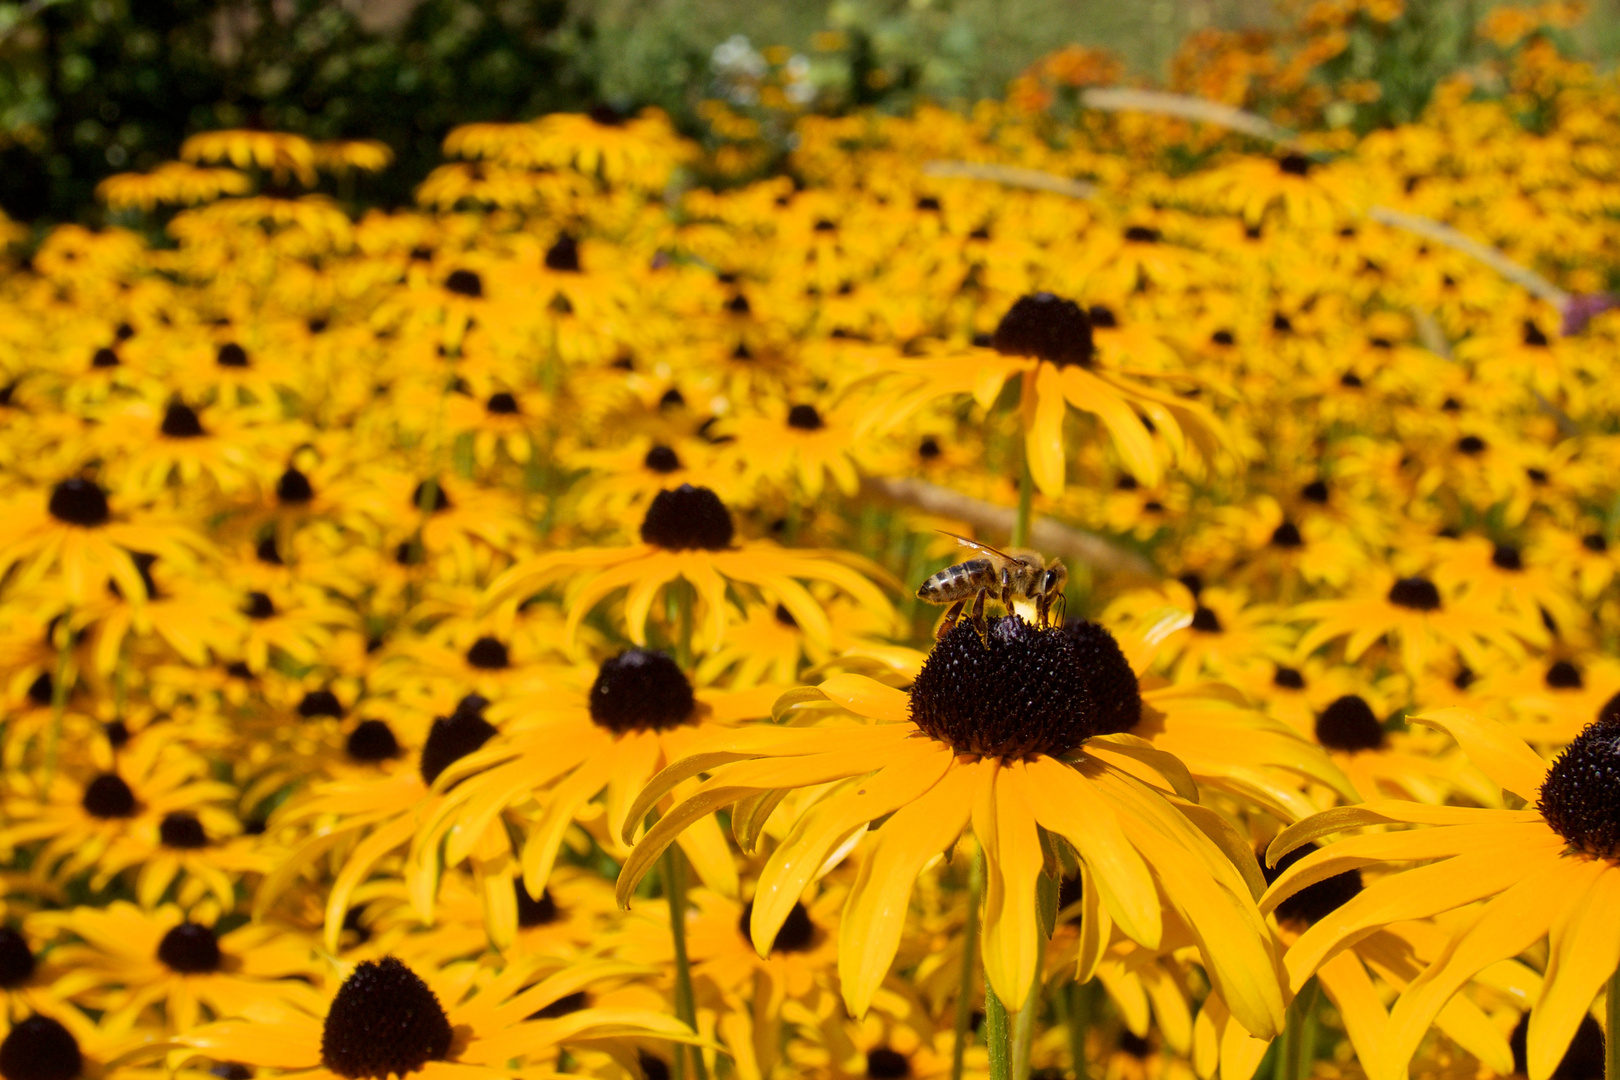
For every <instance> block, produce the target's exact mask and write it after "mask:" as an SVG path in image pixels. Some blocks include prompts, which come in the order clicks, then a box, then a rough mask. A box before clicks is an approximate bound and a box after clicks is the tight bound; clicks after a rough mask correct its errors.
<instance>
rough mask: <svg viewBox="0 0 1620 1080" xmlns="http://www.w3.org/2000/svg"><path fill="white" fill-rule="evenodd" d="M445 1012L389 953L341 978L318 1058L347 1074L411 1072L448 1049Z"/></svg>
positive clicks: (378, 1076)
mask: <svg viewBox="0 0 1620 1080" xmlns="http://www.w3.org/2000/svg"><path fill="white" fill-rule="evenodd" d="M452 1037H453V1032H452V1031H451V1029H450V1018H449V1017H448V1016H446V1015H445V1012H444V1007H443V1006H442V1005H440V1004H439V999H438V998H437V997H435V996H434V994H433V991H432V990H431V989H429V987H428V984H427V983H425V982H423V981H422V978H421V976H419V975H417V974H416V972H414V971H412V970H411V969H410V968H408V967H406V966H405V965H404V964H402V963H400V961H398V960H397V959H395V958H394V957H392V956H387V957H384V958H383V959H382V960H365V961H362V962H361V963H360V964H358V965H356V967H355V969H354V971H353V973H352V974H350V975H349V977H348V978H347V979H345V980H344V981H343V985H342V986H341V987H340V988H339V989H338V992H337V996H336V997H334V998H333V999H332V1007H331V1008H330V1009H328V1010H327V1012H326V1023H325V1025H324V1026H323V1027H322V1030H321V1063H322V1064H323V1065H325V1066H326V1067H327V1068H328V1069H331V1070H332V1071H333V1072H335V1073H337V1074H338V1075H339V1076H342V1077H346V1078H347V1080H362V1078H365V1080H383V1078H384V1077H388V1076H397V1077H404V1076H407V1075H408V1074H410V1073H413V1072H417V1071H418V1070H420V1069H421V1068H422V1066H424V1065H426V1064H427V1063H428V1062H430V1061H443V1060H444V1059H445V1058H446V1057H447V1056H448V1055H449V1053H450V1043H451V1041H452Z"/></svg>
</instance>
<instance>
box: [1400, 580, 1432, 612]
mask: <svg viewBox="0 0 1620 1080" xmlns="http://www.w3.org/2000/svg"><path fill="white" fill-rule="evenodd" d="M1388 599H1389V602H1390V603H1392V604H1394V605H1395V606H1396V607H1403V608H1409V609H1411V610H1412V611H1438V610H1440V590H1439V589H1437V588H1435V587H1434V582H1432V581H1430V580H1429V579H1428V578H1424V577H1408V578H1401V579H1400V580H1398V581H1396V582H1395V584H1394V585H1391V586H1390V588H1389V597H1388Z"/></svg>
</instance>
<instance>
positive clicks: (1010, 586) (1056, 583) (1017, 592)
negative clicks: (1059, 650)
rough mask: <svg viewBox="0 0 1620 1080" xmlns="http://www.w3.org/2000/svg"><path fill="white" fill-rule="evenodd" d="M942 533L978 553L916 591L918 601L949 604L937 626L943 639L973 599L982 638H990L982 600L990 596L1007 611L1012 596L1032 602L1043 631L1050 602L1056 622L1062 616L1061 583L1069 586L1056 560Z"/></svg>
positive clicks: (975, 621) (1064, 570)
mask: <svg viewBox="0 0 1620 1080" xmlns="http://www.w3.org/2000/svg"><path fill="white" fill-rule="evenodd" d="M945 535H946V536H952V537H955V539H956V541H957V542H958V543H960V544H962V545H963V546H964V547H968V548H972V549H973V550H974V551H976V552H978V553H979V554H978V555H977V556H976V557H974V558H971V559H967V560H965V561H963V562H959V563H956V564H955V565H952V566H947V567H946V568H945V569H943V570H941V571H939V572H938V573H937V574H934V575H933V576H932V577H930V578H929V579H928V580H927V581H924V582H923V583H922V585H921V587H919V588H918V589H917V599H919V600H921V601H922V602H923V603H925V604H935V605H938V606H941V607H946V606H947V605H948V607H949V609H948V610H947V611H946V612H945V619H944V621H943V622H941V623H940V625H939V630H938V632H937V636H938V637H941V638H943V637H944V636H945V635H946V634H947V633H949V632H950V630H951V628H952V627H953V626H955V625H956V621H957V620H958V619H960V618H961V617H962V612H963V610H964V609H965V608H966V607H967V604H968V601H969V600H971V601H973V612H972V615H971V616H970V618H971V619H972V620H973V627H974V629H976V630H977V631H978V632H979V637H980V638H981V639H984V640H988V634H989V627H988V625H987V624H986V622H985V617H984V604H985V601H986V600H987V599H988V598H989V597H990V596H992V595H994V596H996V597H997V599H999V600H1000V601H1001V605H1002V606H1003V607H1004V608H1006V609H1007V611H1008V612H1009V613H1010V612H1011V611H1012V609H1013V601H1015V600H1027V601H1031V602H1033V603H1034V604H1035V622H1036V625H1037V626H1039V627H1041V628H1042V629H1044V628H1045V627H1047V626H1048V625H1049V624H1050V622H1051V619H1052V609H1053V607H1054V606H1056V607H1057V608H1058V618H1059V621H1061V620H1062V607H1063V587H1064V586H1065V585H1066V584H1068V581H1069V571H1068V569H1067V568H1066V567H1065V566H1064V565H1063V564H1062V563H1061V562H1059V561H1058V560H1057V559H1052V560H1050V561H1047V560H1046V559H1044V558H1043V557H1042V555H1041V554H1040V552H1038V551H1026V550H1022V549H1017V550H1014V551H1010V552H1009V551H1000V550H998V549H996V548H993V547H991V546H989V545H988V544H981V543H978V542H977V541H974V540H969V539H967V538H966V537H962V536H956V534H954V533H946V534H945Z"/></svg>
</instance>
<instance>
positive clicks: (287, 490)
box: [276, 465, 315, 504]
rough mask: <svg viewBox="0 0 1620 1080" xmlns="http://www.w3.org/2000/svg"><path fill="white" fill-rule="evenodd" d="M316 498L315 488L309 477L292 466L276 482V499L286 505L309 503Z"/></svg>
mask: <svg viewBox="0 0 1620 1080" xmlns="http://www.w3.org/2000/svg"><path fill="white" fill-rule="evenodd" d="M314 497H315V488H314V487H313V486H312V485H311V484H310V482H309V477H307V476H305V475H304V474H303V473H302V472H300V471H299V470H298V469H295V468H293V467H292V466H291V465H289V466H287V471H286V472H284V473H282V474H281V479H279V480H277V481H276V498H277V499H278V500H280V501H281V502H284V503H292V504H296V503H307V502H309V501H310V500H311V499H313V498H314Z"/></svg>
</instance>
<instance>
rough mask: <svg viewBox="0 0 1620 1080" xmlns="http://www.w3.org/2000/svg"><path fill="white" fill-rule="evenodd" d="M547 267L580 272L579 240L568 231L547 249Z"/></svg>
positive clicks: (548, 268) (574, 272)
mask: <svg viewBox="0 0 1620 1080" xmlns="http://www.w3.org/2000/svg"><path fill="white" fill-rule="evenodd" d="M546 269H547V270H556V271H558V272H560V273H564V274H577V273H579V241H577V240H575V239H574V238H573V237H572V236H569V235H568V234H567V233H563V234H562V235H561V236H559V237H557V242H556V243H555V244H552V245H551V247H549V248H547V249H546Z"/></svg>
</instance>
